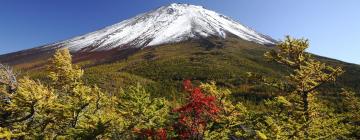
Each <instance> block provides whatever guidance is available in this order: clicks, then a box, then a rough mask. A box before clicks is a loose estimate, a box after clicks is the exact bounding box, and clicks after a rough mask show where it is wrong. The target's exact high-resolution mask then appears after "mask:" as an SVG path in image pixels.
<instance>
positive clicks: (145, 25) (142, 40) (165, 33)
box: [41, 4, 275, 52]
mask: <svg viewBox="0 0 360 140" xmlns="http://www.w3.org/2000/svg"><path fill="white" fill-rule="evenodd" d="M230 34H232V35H235V36H237V37H239V38H241V39H244V40H247V41H252V42H256V43H259V44H275V40H273V39H271V38H270V37H268V36H265V35H262V34H260V33H257V32H256V31H254V30H252V29H250V28H249V27H246V26H244V25H242V24H240V23H238V22H236V21H234V20H232V19H230V18H229V17H226V16H223V15H221V14H218V13H216V12H214V11H211V10H207V9H205V8H203V7H201V6H195V5H189V4H171V5H168V6H163V7H160V8H158V9H156V10H153V11H150V12H147V13H144V14H140V15H138V16H136V17H134V18H131V19H128V20H125V21H122V22H120V23H118V24H115V25H112V26H109V27H106V28H104V29H101V30H98V31H95V32H92V33H88V34H85V35H82V36H78V37H75V38H72V39H69V40H65V41H61V42H57V43H54V44H49V45H45V46H43V47H41V49H45V50H47V49H56V48H64V47H66V48H69V49H70V50H71V51H72V52H87V51H104V50H111V49H123V48H128V47H135V48H143V47H147V46H155V45H161V44H166V43H174V42H180V41H184V40H188V39H192V38H206V37H210V36H215V37H220V38H226V37H227V36H229V35H230Z"/></svg>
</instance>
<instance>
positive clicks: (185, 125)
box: [174, 80, 220, 139]
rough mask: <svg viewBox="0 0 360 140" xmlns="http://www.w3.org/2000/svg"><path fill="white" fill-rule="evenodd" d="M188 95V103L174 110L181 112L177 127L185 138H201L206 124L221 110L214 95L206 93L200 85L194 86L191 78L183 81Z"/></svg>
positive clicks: (180, 134)
mask: <svg viewBox="0 0 360 140" xmlns="http://www.w3.org/2000/svg"><path fill="white" fill-rule="evenodd" d="M183 86H184V89H185V91H186V92H187V93H189V96H188V103H187V104H185V105H183V106H182V107H180V108H177V109H175V110H174V111H175V112H177V113H179V118H178V123H177V124H176V125H177V126H175V128H176V129H177V131H178V134H179V136H180V137H181V138H183V139H189V138H193V139H194V138H195V139H201V138H202V136H203V132H204V131H205V129H206V124H207V123H208V122H209V121H211V120H213V119H215V118H216V116H217V113H218V112H219V110H220V109H219V107H218V106H217V105H216V98H215V97H214V96H207V95H205V94H204V93H203V92H202V91H201V89H200V88H199V87H195V88H194V87H193V85H192V83H191V81H190V80H185V81H184V82H183Z"/></svg>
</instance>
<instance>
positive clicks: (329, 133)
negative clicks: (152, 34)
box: [263, 37, 347, 139]
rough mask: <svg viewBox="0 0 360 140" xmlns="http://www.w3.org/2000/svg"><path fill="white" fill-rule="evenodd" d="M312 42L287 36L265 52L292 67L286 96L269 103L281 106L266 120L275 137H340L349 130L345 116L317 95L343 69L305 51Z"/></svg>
mask: <svg viewBox="0 0 360 140" xmlns="http://www.w3.org/2000/svg"><path fill="white" fill-rule="evenodd" d="M308 46H309V42H308V40H305V39H293V38H291V37H286V39H285V40H284V41H283V42H281V43H279V44H278V45H277V49H275V50H273V51H270V52H267V53H266V54H265V56H266V57H267V58H269V59H270V60H273V61H275V62H277V63H280V64H283V65H285V66H287V67H289V68H290V69H292V72H291V74H290V75H289V76H287V86H286V87H287V89H285V90H284V91H283V92H285V93H286V96H285V97H278V98H276V99H275V100H274V101H269V102H268V105H269V106H271V107H273V108H280V109H275V111H273V112H270V113H269V114H268V116H267V117H265V118H264V120H263V121H264V122H265V124H266V125H265V126H268V127H270V132H269V133H268V135H270V136H271V137H272V138H274V139H323V138H324V139H326V138H337V137H341V136H342V135H343V134H344V133H346V132H347V131H346V130H344V129H343V125H342V124H341V122H340V121H341V117H339V116H335V115H334V114H333V113H331V112H332V111H331V109H329V108H327V107H326V106H324V105H323V104H322V103H321V102H320V101H319V98H318V96H317V95H318V93H319V88H320V87H322V86H323V85H324V84H325V83H328V82H333V81H335V80H336V78H337V77H338V76H339V75H341V74H342V73H343V70H342V69H341V68H340V67H333V66H329V65H326V64H325V63H323V62H320V61H318V60H316V59H314V58H313V57H312V56H311V55H310V54H309V53H306V52H305V50H306V49H307V48H308ZM265 126H263V128H265Z"/></svg>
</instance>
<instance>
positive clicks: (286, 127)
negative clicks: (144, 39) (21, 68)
mask: <svg viewBox="0 0 360 140" xmlns="http://www.w3.org/2000/svg"><path fill="white" fill-rule="evenodd" d="M236 43H237V41H234V42H233V41H231V40H229V41H228V42H217V41H216V40H214V42H206V43H201V44H207V46H205V47H204V46H202V47H200V46H199V44H197V43H194V42H189V43H188V44H172V45H169V46H162V47H161V48H160V47H159V48H156V47H155V48H148V49H146V50H142V51H140V52H138V53H135V54H134V55H131V56H130V57H128V58H126V59H125V60H121V61H118V62H117V63H112V64H105V65H96V63H92V62H91V63H83V64H80V65H82V66H83V67H87V69H85V71H84V70H82V69H81V68H80V67H78V66H77V65H73V64H72V59H71V55H70V53H69V51H68V50H66V49H63V50H58V51H57V52H56V53H55V55H54V56H53V57H52V59H51V61H50V62H49V64H48V65H47V67H46V72H42V73H36V72H34V71H30V72H29V73H28V74H29V75H28V76H24V75H22V76H20V77H16V74H14V72H13V71H12V69H11V68H10V67H7V66H4V65H0V85H1V87H0V100H1V102H0V106H1V108H0V139H9V140H10V139H284V140H285V139H359V138H360V126H359V122H360V110H359V108H360V99H359V97H357V95H356V94H355V92H353V91H351V90H352V89H356V87H351V86H348V87H346V86H343V84H341V83H337V82H335V81H336V80H337V79H338V78H339V77H341V75H344V74H346V69H345V70H344V69H343V68H342V66H346V64H343V63H338V64H335V63H337V62H336V61H335V63H332V64H331V65H329V64H326V63H324V60H323V61H318V59H319V58H318V59H315V58H314V57H313V56H312V55H311V54H308V53H306V52H305V50H306V49H307V48H308V46H309V42H308V41H307V40H304V39H293V38H290V37H287V38H286V39H285V40H284V41H283V42H281V43H279V44H278V45H277V48H276V49H270V48H264V47H263V46H254V45H253V44H251V43H248V42H247V43H246V42H245V43H241V47H237V46H236V45H240V44H236ZM229 44H231V45H229ZM180 54H181V55H180ZM259 57H265V58H266V59H259ZM320 59H321V58H320ZM329 61H330V60H325V62H329ZM340 64H343V65H340ZM29 76H30V77H29ZM345 76H346V75H345ZM345 76H343V77H342V78H346V77H345ZM37 78H39V80H37ZM334 85H335V86H334ZM345 85H346V84H345ZM98 86H99V87H98ZM334 101H335V102H336V104H334V103H333V102H334Z"/></svg>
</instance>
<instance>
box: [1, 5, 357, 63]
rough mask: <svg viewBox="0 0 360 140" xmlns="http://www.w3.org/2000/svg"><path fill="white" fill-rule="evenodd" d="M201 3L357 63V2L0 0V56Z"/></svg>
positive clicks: (277, 36) (272, 33)
mask: <svg viewBox="0 0 360 140" xmlns="http://www.w3.org/2000/svg"><path fill="white" fill-rule="evenodd" d="M174 2H176V3H189V4H195V5H202V6H204V7H206V8H207V9H210V10H214V11H216V12H219V13H221V14H224V15H227V16H229V17H232V18H233V19H235V20H237V21H239V22H240V23H242V24H244V25H247V26H249V27H251V28H253V29H255V30H257V31H258V32H260V33H263V34H267V35H269V36H271V37H273V38H275V39H282V38H283V37H284V36H285V35H291V36H294V37H305V38H308V39H310V42H311V47H310V49H309V51H310V52H312V53H315V54H319V55H323V56H327V57H331V58H336V59H340V60H343V61H346V62H351V63H357V64H360V0H0V54H4V53H9V52H13V51H18V50H22V49H27V48H32V47H36V46H40V45H44V44H47V43H52V42H55V41H60V40H65V39H69V38H71V37H74V36H77V35H81V34H84V33H88V32H91V31H95V30H97V29H100V28H103V27H105V26H108V25H112V24H114V23H117V22H120V21H122V20H124V19H127V18H130V17H133V16H135V15H137V14H140V13H143V12H147V11H148V10H152V9H155V8H158V7H160V6H163V5H168V4H170V3H174Z"/></svg>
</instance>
